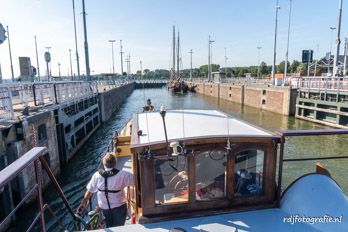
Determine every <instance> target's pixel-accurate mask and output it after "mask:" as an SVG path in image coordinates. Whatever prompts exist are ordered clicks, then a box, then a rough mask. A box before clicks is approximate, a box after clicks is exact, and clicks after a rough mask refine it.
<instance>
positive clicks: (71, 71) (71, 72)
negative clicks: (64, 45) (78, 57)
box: [69, 49, 74, 80]
mask: <svg viewBox="0 0 348 232" xmlns="http://www.w3.org/2000/svg"><path fill="white" fill-rule="evenodd" d="M69 58H70V76H71V80H73V79H74V78H73V70H72V61H71V49H69Z"/></svg>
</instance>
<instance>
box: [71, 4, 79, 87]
mask: <svg viewBox="0 0 348 232" xmlns="http://www.w3.org/2000/svg"><path fill="white" fill-rule="evenodd" d="M72 5H73V15H74V33H75V53H76V54H75V55H76V67H77V77H78V79H79V80H80V60H79V53H78V50H77V35H76V18H75V0H72Z"/></svg>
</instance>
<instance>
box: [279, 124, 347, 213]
mask: <svg viewBox="0 0 348 232" xmlns="http://www.w3.org/2000/svg"><path fill="white" fill-rule="evenodd" d="M344 134H346V135H348V129H330V130H284V131H281V132H279V135H280V154H279V168H278V189H277V204H278V206H279V203H280V198H281V188H282V177H283V164H284V162H293V161H310V160H332V159H348V156H326V157H310V158H296V159H284V144H285V141H286V139H285V138H286V137H298V136H322V135H344Z"/></svg>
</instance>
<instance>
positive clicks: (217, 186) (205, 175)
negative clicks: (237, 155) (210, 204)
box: [195, 148, 227, 201]
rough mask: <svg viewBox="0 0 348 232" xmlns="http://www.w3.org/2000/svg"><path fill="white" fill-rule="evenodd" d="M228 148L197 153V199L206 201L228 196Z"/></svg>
mask: <svg viewBox="0 0 348 232" xmlns="http://www.w3.org/2000/svg"><path fill="white" fill-rule="evenodd" d="M226 159H227V151H226V149H223V148H222V149H211V150H206V151H203V152H200V153H199V154H195V160H196V200H198V201H206V200H213V199H217V198H223V197H225V196H226V180H225V176H226V175H225V171H226Z"/></svg>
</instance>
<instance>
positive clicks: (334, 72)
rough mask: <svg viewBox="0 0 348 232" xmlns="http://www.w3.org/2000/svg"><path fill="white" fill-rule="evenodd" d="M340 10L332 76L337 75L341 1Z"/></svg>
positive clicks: (340, 12)
mask: <svg viewBox="0 0 348 232" xmlns="http://www.w3.org/2000/svg"><path fill="white" fill-rule="evenodd" d="M339 7H340V8H339V9H338V10H339V13H338V26H337V38H336V55H335V57H334V64H333V75H334V76H336V75H337V74H338V57H339V55H340V45H341V38H340V34H341V18H342V0H340V6H339Z"/></svg>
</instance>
